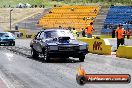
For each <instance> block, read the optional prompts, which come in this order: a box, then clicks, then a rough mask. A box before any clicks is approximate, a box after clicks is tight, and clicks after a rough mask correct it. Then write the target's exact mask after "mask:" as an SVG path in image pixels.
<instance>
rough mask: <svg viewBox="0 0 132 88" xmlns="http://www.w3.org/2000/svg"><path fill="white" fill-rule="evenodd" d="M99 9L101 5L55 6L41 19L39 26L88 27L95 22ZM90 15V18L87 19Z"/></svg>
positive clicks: (78, 28) (79, 28)
mask: <svg viewBox="0 0 132 88" xmlns="http://www.w3.org/2000/svg"><path fill="white" fill-rule="evenodd" d="M95 9H96V10H95ZM99 10H100V7H99V6H62V7H54V8H52V9H51V11H49V13H47V14H46V15H44V16H43V17H42V18H41V19H40V20H39V22H38V26H43V27H45V28H58V27H59V26H61V27H62V28H68V27H71V28H75V29H77V30H78V31H79V30H81V29H82V28H85V27H87V25H89V23H90V22H93V20H94V19H95V18H96V16H97V14H98V12H99ZM88 17H89V18H90V19H87V18H88ZM86 19H87V20H86Z"/></svg>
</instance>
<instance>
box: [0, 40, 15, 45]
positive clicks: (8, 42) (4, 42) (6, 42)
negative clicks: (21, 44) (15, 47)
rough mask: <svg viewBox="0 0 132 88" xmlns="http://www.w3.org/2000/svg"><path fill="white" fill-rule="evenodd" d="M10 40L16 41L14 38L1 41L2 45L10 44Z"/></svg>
mask: <svg viewBox="0 0 132 88" xmlns="http://www.w3.org/2000/svg"><path fill="white" fill-rule="evenodd" d="M10 42H15V41H14V40H7V41H0V45H1V44H4V45H7V44H10Z"/></svg>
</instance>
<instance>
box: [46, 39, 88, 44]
mask: <svg viewBox="0 0 132 88" xmlns="http://www.w3.org/2000/svg"><path fill="white" fill-rule="evenodd" d="M46 43H47V44H48V45H88V44H87V43H85V42H81V41H78V40H71V39H69V40H68V42H67V41H66V42H60V41H59V40H56V41H53V40H47V41H46Z"/></svg>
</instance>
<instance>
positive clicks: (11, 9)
mask: <svg viewBox="0 0 132 88" xmlns="http://www.w3.org/2000/svg"><path fill="white" fill-rule="evenodd" d="M12 11H13V9H11V10H10V30H11V12H12Z"/></svg>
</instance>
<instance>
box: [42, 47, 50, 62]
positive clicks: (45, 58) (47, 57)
mask: <svg viewBox="0 0 132 88" xmlns="http://www.w3.org/2000/svg"><path fill="white" fill-rule="evenodd" d="M43 55H44V60H45V61H46V62H50V57H49V53H48V48H47V47H46V48H45V49H43Z"/></svg>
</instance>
